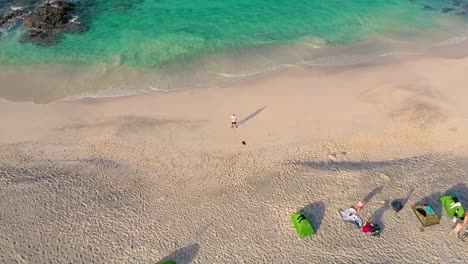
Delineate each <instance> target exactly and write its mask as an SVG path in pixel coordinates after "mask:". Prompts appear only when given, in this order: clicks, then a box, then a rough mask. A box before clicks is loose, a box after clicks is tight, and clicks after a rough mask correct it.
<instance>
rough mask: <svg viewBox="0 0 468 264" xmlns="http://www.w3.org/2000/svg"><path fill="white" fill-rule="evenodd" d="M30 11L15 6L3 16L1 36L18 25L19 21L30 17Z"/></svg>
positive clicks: (0, 18)
mask: <svg viewBox="0 0 468 264" xmlns="http://www.w3.org/2000/svg"><path fill="white" fill-rule="evenodd" d="M29 14H30V12H29V10H26V9H24V8H22V7H20V6H14V7H12V8H10V10H8V11H6V13H5V14H4V15H3V16H0V34H5V33H6V32H8V31H9V30H10V29H11V28H13V27H14V26H15V25H17V24H18V22H19V21H21V20H22V19H24V18H25V17H26V16H27V15H29Z"/></svg>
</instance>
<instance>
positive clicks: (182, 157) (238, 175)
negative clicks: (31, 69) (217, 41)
mask: <svg viewBox="0 0 468 264" xmlns="http://www.w3.org/2000/svg"><path fill="white" fill-rule="evenodd" d="M467 72H468V59H465V58H418V59H414V60H408V61H394V62H392V63H386V64H382V65H361V66H352V67H341V68H340V67H337V68H333V69H331V68H302V69H292V70H290V71H286V72H282V73H279V74H276V75H274V76H270V77H268V78H264V79H259V80H252V81H248V82H244V83H242V84H238V85H234V86H229V87H223V88H219V87H211V88H197V89H187V90H180V91H173V92H167V93H155V94H146V95H138V96H130V97H121V98H107V99H84V100H80V101H72V102H58V103H51V104H46V105H36V104H31V103H11V102H0V123H1V126H2V128H1V130H0V144H1V145H0V262H1V263H157V262H158V261H161V260H169V259H173V260H175V261H177V263H178V264H179V263H466V262H467V261H468V251H467V250H466V248H467V244H466V243H464V242H462V241H461V240H459V239H457V238H456V237H455V236H453V235H452V234H448V233H449V231H450V229H451V228H452V222H451V220H450V219H449V218H448V217H447V215H446V214H445V212H442V211H441V210H440V205H439V206H437V205H438V204H439V202H438V198H439V196H440V195H441V194H444V193H446V192H450V193H454V194H457V195H458V196H459V198H460V199H461V201H462V203H464V204H465V207H466V206H468V189H467V188H468V186H467V184H468V177H467V171H468V160H467V156H468V140H467V134H468V104H467V103H466V100H467V98H468V89H467V83H468V77H466V76H467V75H466V73H467ZM232 113H235V114H236V115H237V116H238V118H239V121H240V122H239V123H240V126H239V127H238V128H237V129H235V128H233V129H232V128H230V120H229V117H230V115H231V114H232ZM242 141H245V142H246V144H245V145H243V144H241V142H242ZM376 189H377V190H381V191H379V192H376V193H375V195H373V197H372V199H370V201H369V202H368V203H367V204H366V206H365V210H364V212H363V213H362V216H363V217H367V216H370V215H372V214H374V220H375V221H376V222H377V223H378V224H379V225H380V226H381V227H382V228H383V232H382V235H381V236H380V237H372V236H366V235H365V234H363V233H362V232H361V231H360V230H359V229H356V228H355V227H353V226H352V225H350V224H347V223H345V222H343V221H342V220H341V218H340V216H339V213H338V210H339V209H340V208H343V209H345V208H349V207H350V206H352V205H355V204H356V203H357V202H359V201H361V200H362V199H363V198H364V197H366V195H368V194H370V193H372V191H373V190H376ZM411 189H414V190H413V192H412V193H411V195H410V196H409V197H408V193H409V192H410V190H411ZM401 198H407V203H406V206H405V207H404V208H403V210H402V211H400V212H399V213H396V212H394V211H393V210H392V209H391V208H389V207H388V203H389V202H391V201H393V200H394V199H401ZM422 203H431V204H433V205H434V206H435V207H436V209H437V207H438V210H436V211H438V213H439V214H440V215H441V216H442V217H441V223H440V224H439V225H436V226H431V227H428V228H427V229H426V230H425V231H424V232H421V231H420V226H421V225H420V223H419V221H418V219H417V218H416V216H415V215H414V213H413V211H412V210H411V208H410V205H413V204H422ZM303 207H307V208H309V209H310V210H311V215H312V222H313V225H314V227H315V229H316V230H317V234H316V235H314V236H311V237H308V238H305V239H299V238H298V237H297V234H296V231H295V230H294V227H293V225H292V224H291V222H290V215H291V214H292V213H294V212H296V211H297V210H298V209H300V208H303Z"/></svg>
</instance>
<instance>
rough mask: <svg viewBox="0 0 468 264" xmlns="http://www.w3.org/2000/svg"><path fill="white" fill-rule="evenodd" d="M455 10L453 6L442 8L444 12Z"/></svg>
mask: <svg viewBox="0 0 468 264" xmlns="http://www.w3.org/2000/svg"><path fill="white" fill-rule="evenodd" d="M454 10H455V9H454V8H451V7H444V8H442V13H448V12H452V11H454Z"/></svg>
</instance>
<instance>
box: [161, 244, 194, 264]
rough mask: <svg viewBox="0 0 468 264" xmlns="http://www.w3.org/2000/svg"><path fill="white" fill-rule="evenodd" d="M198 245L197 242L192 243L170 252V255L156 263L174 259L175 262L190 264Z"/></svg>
mask: <svg viewBox="0 0 468 264" xmlns="http://www.w3.org/2000/svg"><path fill="white" fill-rule="evenodd" d="M199 249H200V246H199V245H198V243H193V244H190V245H188V246H185V247H183V248H179V249H178V250H176V251H174V252H172V253H171V254H170V255H168V256H166V257H164V258H163V259H161V260H160V261H159V262H158V263H164V262H166V261H174V262H176V263H177V264H190V263H192V261H193V260H194V259H195V257H196V256H197V253H198V250H199Z"/></svg>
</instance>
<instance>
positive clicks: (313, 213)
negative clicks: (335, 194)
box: [301, 201, 325, 232]
mask: <svg viewBox="0 0 468 264" xmlns="http://www.w3.org/2000/svg"><path fill="white" fill-rule="evenodd" d="M301 211H303V212H304V213H305V214H306V215H307V219H309V221H310V222H311V224H312V226H313V228H314V230H315V232H317V231H318V229H319V228H320V225H322V222H323V218H324V216H325V204H324V203H323V202H322V201H318V202H314V203H310V204H308V205H306V206H305V207H304V208H303V209H302V210H301Z"/></svg>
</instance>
